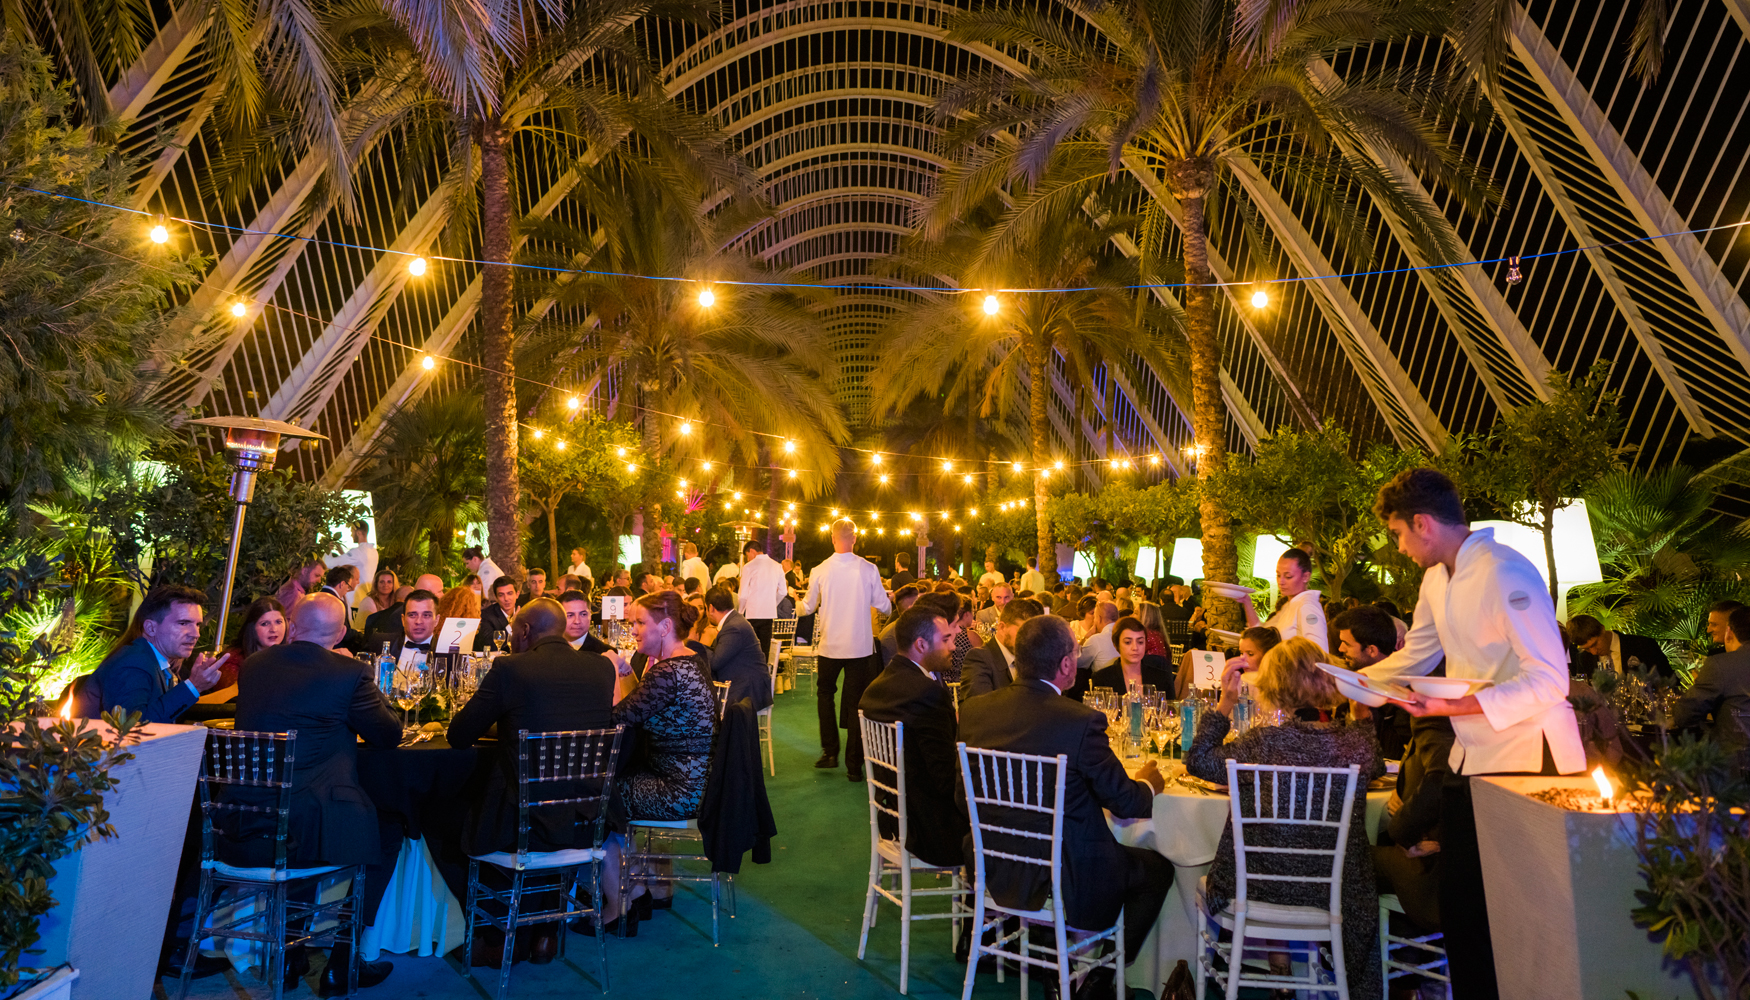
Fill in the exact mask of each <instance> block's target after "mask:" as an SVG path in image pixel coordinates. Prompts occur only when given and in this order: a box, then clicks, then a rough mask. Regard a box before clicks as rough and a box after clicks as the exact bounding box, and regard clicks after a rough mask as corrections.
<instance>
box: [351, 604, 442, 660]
mask: <svg viewBox="0 0 1750 1000" xmlns="http://www.w3.org/2000/svg"><path fill="white" fill-rule="evenodd" d="M437 629H438V613H437V595H436V594H434V593H432V592H431V591H429V590H416V591H414V592H413V593H411V594H408V595H407V600H405V601H402V602H401V627H400V628H399V629H398V630H396V631H394V632H373V633H371V634H370V635H367V636H365V648H366V649H367V650H369V651H370V652H371V653H372V655H378V654H380V653H381V652H382V649H383V644H384V643H388V644H389V655H390V656H393V657H395V661H396V666H398V667H403V668H405V667H413V666H421V665H423V664H424V663H425V660H426V657H428V656H430V655H431V653H432V652H433V650H432V648H431V644H432V640H434V639H436V638H437ZM439 652H442V650H439Z"/></svg>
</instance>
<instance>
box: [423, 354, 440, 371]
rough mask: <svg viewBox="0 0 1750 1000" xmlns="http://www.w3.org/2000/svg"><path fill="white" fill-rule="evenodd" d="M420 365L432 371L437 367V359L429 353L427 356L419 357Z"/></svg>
mask: <svg viewBox="0 0 1750 1000" xmlns="http://www.w3.org/2000/svg"><path fill="white" fill-rule="evenodd" d="M419 366H420V367H421V368H424V369H425V370H426V371H431V370H432V369H433V368H436V367H437V359H436V358H434V357H432V356H431V355H429V354H427V355H426V356H425V357H423V358H420V359H419Z"/></svg>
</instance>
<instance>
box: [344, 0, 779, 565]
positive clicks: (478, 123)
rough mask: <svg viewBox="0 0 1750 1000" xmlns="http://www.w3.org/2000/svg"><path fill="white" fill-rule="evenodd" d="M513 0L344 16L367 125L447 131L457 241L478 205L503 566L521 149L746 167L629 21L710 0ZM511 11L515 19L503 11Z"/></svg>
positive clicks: (730, 173) (512, 527)
mask: <svg viewBox="0 0 1750 1000" xmlns="http://www.w3.org/2000/svg"><path fill="white" fill-rule="evenodd" d="M512 9H513V11H514V14H515V16H513V15H512V13H511V12H510V11H504V12H499V11H497V10H496V8H495V7H492V6H491V5H485V6H483V7H481V8H478V9H477V10H475V12H474V13H477V14H479V16H477V17H474V16H472V15H471V14H470V13H469V11H468V10H466V9H464V10H463V11H461V12H460V13H458V11H457V10H455V9H452V8H451V7H448V6H445V5H444V4H443V3H431V4H427V3H412V2H409V0H386V11H385V12H384V14H383V15H382V16H381V17H378V18H376V19H372V18H371V17H369V16H366V15H363V14H359V15H355V16H354V17H353V18H352V19H350V20H349V21H348V22H347V24H348V27H349V28H350V29H351V30H352V31H353V32H354V33H355V35H356V36H357V38H358V39H359V41H360V45H361V46H363V47H364V49H365V51H366V53H367V54H368V57H369V58H370V59H371V60H372V61H373V62H374V63H375V65H376V67H377V79H378V81H379V86H378V88H377V91H376V93H375V94H374V95H372V96H371V97H369V98H368V99H366V100H364V101H362V102H360V104H359V105H358V107H359V115H360V117H361V118H362V120H364V121H366V122H368V123H369V124H368V125H366V126H365V128H364V131H363V134H362V136H361V137H360V138H366V137H369V136H372V135H377V134H381V133H384V132H388V131H390V130H393V129H405V130H406V131H407V134H408V135H409V136H410V138H409V146H410V149H413V150H420V151H424V150H430V149H436V148H442V147H443V146H446V145H447V146H448V147H449V149H450V153H449V168H448V169H449V173H448V175H447V177H446V180H445V183H446V184H447V185H448V186H449V190H450V193H451V196H452V199H453V208H452V215H451V220H450V226H449V230H450V234H451V239H452V241H454V242H461V241H462V240H464V239H465V237H466V236H467V235H471V234H472V232H473V228H474V222H475V219H476V218H478V221H479V234H480V251H479V253H480V258H481V259H482V260H483V261H485V262H486V263H485V266H484V268H483V270H482V273H481V291H480V312H479V316H480V324H481V331H482V334H481V345H482V347H481V351H482V355H483V358H482V361H483V362H484V368H485V375H484V390H485V391H484V394H483V401H484V410H485V423H486V464H487V483H488V489H487V497H486V520H487V530H488V535H489V538H490V540H491V544H492V550H493V552H494V553H495V554H497V553H502V554H503V555H502V556H501V557H500V558H501V559H508V561H507V562H502V563H501V565H502V567H503V569H504V570H505V571H506V572H507V573H515V572H518V571H519V569H520V567H521V563H522V556H521V551H522V546H521V541H520V536H521V518H520V515H519V512H518V502H519V501H518V486H517V447H518V442H517V401H516V400H517V394H516V374H515V361H514V357H513V351H512V344H513V327H512V318H513V317H512V304H513V303H512V295H513V279H512V270H511V267H510V266H509V265H511V264H512V253H511V250H512V241H513V236H514V230H515V227H516V225H517V222H518V212H517V208H516V198H515V196H514V193H513V186H514V183H513V180H512V178H513V177H515V176H518V157H519V155H526V154H528V153H531V152H535V151H539V152H541V153H542V154H543V155H546V156H548V157H552V158H557V159H559V160H561V161H566V162H572V163H574V164H579V165H582V164H587V163H591V162H594V161H596V160H599V159H600V158H601V157H602V156H603V155H606V154H608V153H609V152H610V151H612V150H613V149H614V148H615V147H616V146H619V145H621V144H622V143H626V142H628V141H635V142H636V144H637V145H638V146H639V147H640V148H641V149H644V150H646V151H648V153H649V154H650V155H652V156H653V157H655V158H656V159H658V160H659V161H667V162H669V163H682V162H684V163H688V164H693V165H698V166H701V167H702V169H703V170H704V172H705V173H706V174H707V175H708V176H711V177H713V178H715V179H716V180H718V181H719V182H721V183H729V184H739V183H740V182H741V178H742V177H743V176H744V175H745V168H744V167H742V166H741V165H740V164H739V162H738V161H735V160H733V159H732V158H730V157H728V156H727V155H725V154H724V151H723V136H722V134H721V133H720V131H719V130H718V129H717V128H716V126H715V125H714V124H713V123H712V122H710V121H709V120H707V119H704V118H702V117H700V116H697V115H693V114H690V113H688V112H686V111H684V110H683V109H681V108H679V107H676V106H675V105H673V104H671V103H670V102H668V101H667V100H666V98H665V95H664V94H663V91H662V86H661V83H660V80H659V78H658V75H657V71H656V69H655V67H654V66H653V65H652V64H651V62H650V60H649V58H648V57H647V55H646V54H645V53H644V52H643V51H642V50H641V49H640V47H639V45H638V43H637V41H636V39H635V37H634V34H633V27H634V25H636V24H637V23H638V22H640V21H642V20H644V19H647V18H675V19H683V20H688V21H693V22H701V23H702V22H703V21H705V20H706V19H707V17H708V14H709V11H710V7H709V4H708V3H707V2H706V0H566V2H565V3H564V5H563V8H562V9H561V8H560V7H559V6H557V5H555V4H543V6H542V8H541V9H538V10H537V9H532V8H523V7H522V6H521V5H515V6H514V7H513V8H512ZM501 15H502V16H503V17H511V18H512V20H511V21H510V23H509V24H505V23H504V22H503V21H502V20H501V19H500V17H501ZM476 170H478V173H477V174H476ZM588 207H590V208H592V209H594V208H597V207H599V206H594V205H590V206H588Z"/></svg>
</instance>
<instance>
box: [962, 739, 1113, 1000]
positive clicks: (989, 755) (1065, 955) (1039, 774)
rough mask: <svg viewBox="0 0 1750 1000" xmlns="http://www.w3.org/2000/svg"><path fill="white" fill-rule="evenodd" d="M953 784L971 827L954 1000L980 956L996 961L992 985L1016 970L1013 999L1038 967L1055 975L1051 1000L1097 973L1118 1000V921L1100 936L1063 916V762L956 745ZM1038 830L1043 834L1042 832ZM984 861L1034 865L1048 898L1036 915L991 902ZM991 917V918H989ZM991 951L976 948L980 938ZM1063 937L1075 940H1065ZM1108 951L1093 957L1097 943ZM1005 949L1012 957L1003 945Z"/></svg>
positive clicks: (972, 977) (967, 995)
mask: <svg viewBox="0 0 1750 1000" xmlns="http://www.w3.org/2000/svg"><path fill="white" fill-rule="evenodd" d="M959 748H960V776H961V779H962V780H963V781H964V782H965V783H966V811H967V814H968V818H969V819H970V820H971V821H972V853H973V876H972V880H973V883H974V884H975V885H976V886H977V887H978V892H977V894H976V895H975V896H974V897H973V899H974V902H973V909H972V948H971V954H969V955H968V956H967V958H966V986H965V989H964V991H963V992H962V993H961V1000H971V998H972V987H973V983H974V982H975V981H976V979H977V977H978V959H979V956H980V955H993V956H996V957H997V961H998V965H997V982H999V983H1000V982H1002V981H1003V965H1002V961H1003V960H1004V959H1007V960H1009V961H1012V962H1015V963H1018V964H1019V965H1020V967H1021V996H1022V997H1023V998H1024V997H1026V996H1027V978H1028V969H1029V967H1031V966H1038V967H1039V968H1041V969H1047V970H1050V971H1052V972H1054V973H1056V975H1057V988H1058V996H1062V997H1067V996H1069V995H1070V985H1069V984H1070V978H1071V976H1073V975H1076V974H1080V973H1083V972H1090V971H1092V970H1094V969H1099V968H1111V969H1113V970H1114V972H1115V975H1114V976H1113V979H1114V980H1115V989H1114V992H1115V993H1116V995H1117V996H1118V997H1119V998H1120V1000H1122V998H1123V997H1124V996H1125V995H1126V987H1125V985H1124V914H1123V912H1122V911H1120V912H1119V914H1118V922H1117V923H1115V924H1113V925H1112V926H1111V927H1108V928H1105V929H1104V930H1088V929H1086V928H1081V929H1078V928H1072V927H1070V926H1069V923H1068V922H1067V921H1066V920H1065V919H1064V915H1063V793H1064V786H1065V779H1066V777H1067V774H1066V772H1067V770H1068V767H1069V757H1068V755H1067V754H1058V755H1057V756H1056V757H1038V756H1034V755H1031V754H1022V753H1007V752H1004V751H1001V750H979V749H976V748H973V747H968V746H967V745H966V744H964V743H961V744H959ZM1041 827H1046V828H1048V829H1049V831H1050V832H1045V830H1043V829H1041ZM991 859H999V860H1002V861H1006V862H1009V863H1012V864H1022V865H1035V866H1038V867H1040V868H1045V869H1048V870H1049V871H1050V873H1051V895H1050V897H1049V898H1048V899H1046V901H1045V905H1044V906H1041V907H1040V908H1039V909H1037V910H1024V909H1019V908H1016V907H1009V906H1003V905H1002V904H1000V903H998V902H997V901H996V900H995V899H994V898H992V897H991V894H990V891H989V889H988V886H989V885H990V882H989V881H988V880H987V878H986V872H987V870H988V868H989V862H990V860H991ZM993 914H994V915H993ZM1009 918H1016V919H1017V920H1018V922H1019V925H1020V926H1019V927H1018V929H1016V930H1014V931H1011V932H1008V933H1004V932H1003V930H1002V927H1003V923H1004V921H1005V920H1007V919H1009ZM1034 926H1041V927H1050V928H1051V931H1052V935H1053V938H1054V943H1053V944H1050V945H1047V944H1040V943H1034V942H1033V941H1031V939H1030V937H1029V934H1028V932H1029V930H1030V929H1031V928H1032V927H1034ZM987 931H989V932H992V934H993V937H992V940H991V943H989V944H985V943H984V935H985V932H987ZM1071 931H1075V932H1076V934H1075V938H1074V940H1073V941H1072V940H1071V934H1070V932H1071ZM1103 941H1111V942H1112V944H1113V950H1112V951H1111V952H1109V953H1107V954H1106V955H1104V956H1101V955H1100V953H1099V952H1100V943H1101V942H1103ZM1011 943H1013V945H1014V949H1013V950H1009V949H1008V948H1005V947H1004V946H1005V945H1008V944H1011Z"/></svg>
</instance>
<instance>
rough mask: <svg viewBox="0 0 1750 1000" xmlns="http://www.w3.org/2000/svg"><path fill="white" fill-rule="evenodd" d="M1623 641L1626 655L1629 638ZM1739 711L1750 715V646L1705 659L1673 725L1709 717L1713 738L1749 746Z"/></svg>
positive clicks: (1694, 723)
mask: <svg viewBox="0 0 1750 1000" xmlns="http://www.w3.org/2000/svg"><path fill="white" fill-rule="evenodd" d="M1623 640H1624V641H1623V654H1624V655H1625V656H1626V655H1627V653H1628V642H1627V640H1628V637H1627V636H1623ZM1739 712H1750V646H1739V647H1738V648H1737V649H1736V650H1735V651H1733V652H1729V653H1716V654H1715V655H1713V656H1710V657H1708V658H1707V660H1706V661H1705V662H1703V663H1702V665H1701V669H1700V670H1697V671H1696V672H1695V683H1694V684H1692V685H1690V688H1689V690H1688V691H1687V692H1686V693H1685V694H1684V695H1683V697H1682V698H1681V699H1679V700H1678V702H1677V711H1676V712H1675V713H1674V718H1673V723H1674V725H1676V726H1677V728H1679V729H1683V728H1687V727H1690V726H1699V725H1701V724H1702V722H1703V721H1705V720H1706V719H1707V717H1708V716H1710V715H1711V716H1713V726H1712V729H1711V732H1712V733H1713V738H1714V739H1715V740H1717V741H1718V742H1719V743H1720V744H1721V745H1723V746H1727V747H1732V748H1734V749H1736V748H1741V747H1743V746H1745V745H1746V744H1750V734H1746V733H1745V732H1744V729H1743V727H1741V726H1739V725H1738V716H1737V713H1739Z"/></svg>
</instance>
